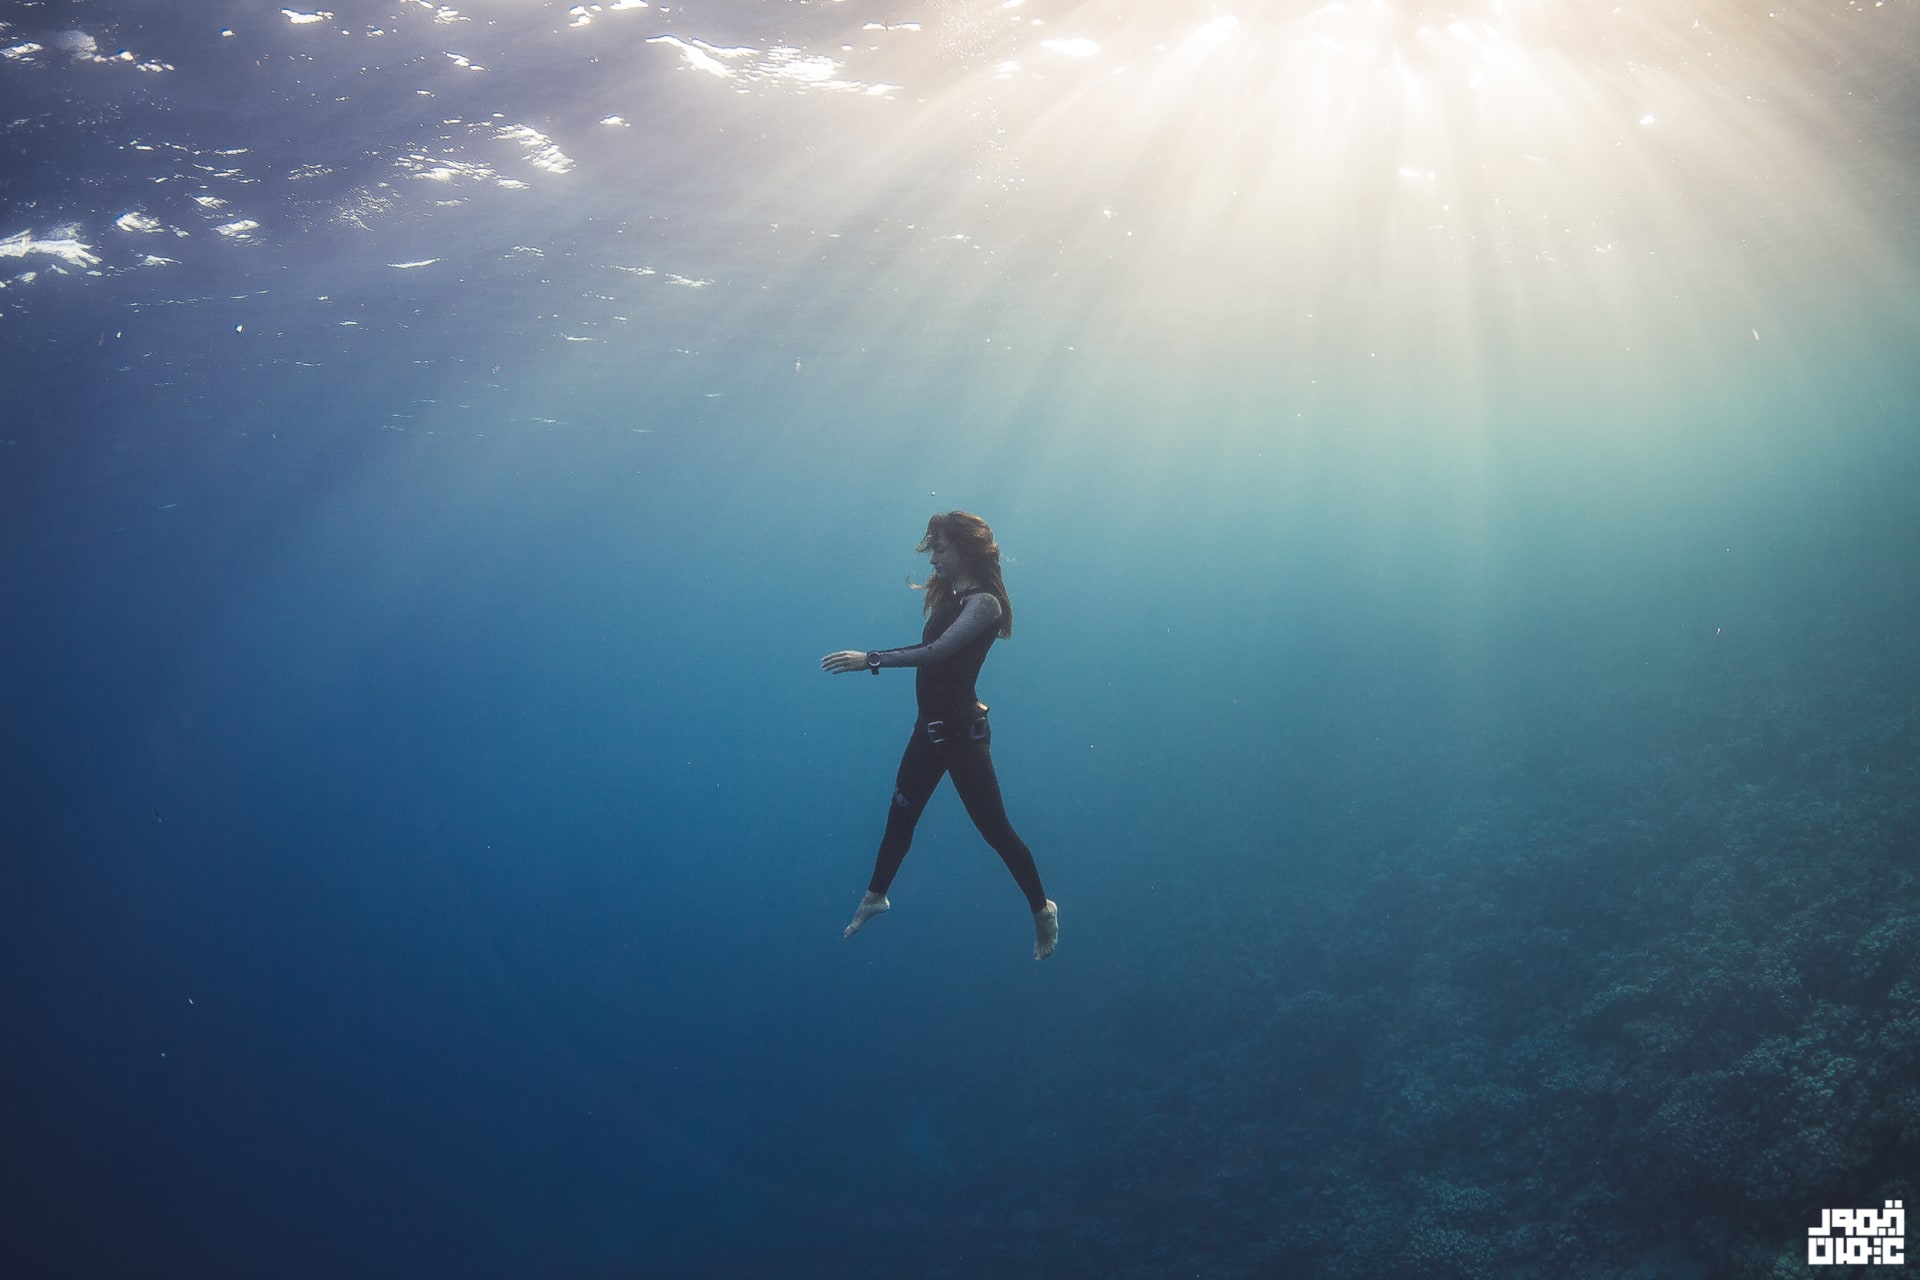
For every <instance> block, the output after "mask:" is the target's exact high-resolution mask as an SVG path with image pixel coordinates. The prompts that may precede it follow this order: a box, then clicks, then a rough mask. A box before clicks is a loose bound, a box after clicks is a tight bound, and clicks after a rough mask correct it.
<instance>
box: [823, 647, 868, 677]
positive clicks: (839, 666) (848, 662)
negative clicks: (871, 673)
mask: <svg viewBox="0 0 1920 1280" xmlns="http://www.w3.org/2000/svg"><path fill="white" fill-rule="evenodd" d="M820 669H821V670H822V671H824V672H826V673H827V674H828V675H830V676H840V675H845V674H846V673H847V672H849V671H865V670H866V669H867V651H866V650H865V649H842V650H841V651H840V652H838V653H830V654H828V655H827V656H826V657H824V658H822V659H820Z"/></svg>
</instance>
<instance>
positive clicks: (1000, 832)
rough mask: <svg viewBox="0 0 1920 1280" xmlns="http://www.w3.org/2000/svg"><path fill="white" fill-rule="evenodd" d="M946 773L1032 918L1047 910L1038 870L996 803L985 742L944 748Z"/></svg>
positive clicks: (997, 797) (994, 779)
mask: <svg viewBox="0 0 1920 1280" xmlns="http://www.w3.org/2000/svg"><path fill="white" fill-rule="evenodd" d="M947 750H948V756H947V772H948V773H949V774H950V775H952V777H953V789H954V790H955V791H958V792H959V793H960V802H961V803H962V804H964V805H966V806H967V816H968V817H969V818H972V819H973V825H974V826H976V827H978V828H979V829H980V834H981V835H983V836H985V837H986V840H987V843H988V844H990V845H992V846H993V851H994V852H995V853H997V854H999V855H1000V860H1001V861H1002V862H1004V863H1006V864H1007V870H1008V871H1011V872H1012V873H1013V880H1014V883H1015V884H1017V885H1019V886H1020V892H1022V893H1024V894H1026V895H1027V906H1028V908H1029V909H1031V910H1032V911H1033V912H1034V913H1035V914H1036V915H1037V914H1038V913H1040V912H1041V911H1043V910H1045V909H1046V907H1047V895H1046V893H1045V892H1044V891H1043V890H1042V889H1041V888H1040V869H1039V868H1038V867H1036V866H1035V865H1034V863H1033V851H1032V850H1030V849H1028V848H1027V842H1026V841H1024V840H1022V839H1021V838H1020V836H1019V835H1018V833H1016V832H1015V831H1014V829H1013V824H1012V823H1011V822H1009V821H1007V806H1006V804H1005V802H1003V801H1002V800H1001V799H1000V779H999V777H998V776H997V775H996V774H995V773H994V771H993V755H992V753H991V752H990V750H989V749H988V746H987V743H986V741H985V740H982V741H979V742H955V743H952V744H950V745H949V746H948V748H947Z"/></svg>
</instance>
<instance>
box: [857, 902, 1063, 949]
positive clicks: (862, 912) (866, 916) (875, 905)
mask: <svg viewBox="0 0 1920 1280" xmlns="http://www.w3.org/2000/svg"><path fill="white" fill-rule="evenodd" d="M892 905H893V904H892V903H891V902H888V901H887V895H886V894H884V893H874V892H873V891H872V890H868V891H867V895H866V897H864V898H862V899H860V905H859V906H857V907H855V908H854V909H853V923H852V924H850V925H848V926H847V931H846V932H845V933H843V934H841V935H840V936H841V937H843V938H851V937H852V936H853V935H854V934H856V933H858V932H860V926H862V925H864V924H865V923H866V922H867V921H869V920H871V919H873V918H874V917H875V916H877V915H879V914H880V913H881V912H882V911H885V910H886V909H887V908H888V907H890V906H892ZM1047 905H1048V906H1052V905H1053V904H1052V903H1048V904H1047Z"/></svg>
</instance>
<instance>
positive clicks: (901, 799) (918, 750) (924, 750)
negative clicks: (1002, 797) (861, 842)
mask: <svg viewBox="0 0 1920 1280" xmlns="http://www.w3.org/2000/svg"><path fill="white" fill-rule="evenodd" d="M946 771H947V762H946V760H945V759H943V758H942V756H941V753H940V748H939V747H936V746H934V745H933V743H932V742H930V741H929V740H928V739H927V733H926V730H925V729H923V728H921V727H920V726H918V725H915V726H914V730H913V738H912V739H911V740H910V741H909V742H908V743H907V749H906V750H905V751H904V752H902V753H901V755H900V768H899V771H898V772H897V773H895V775H894V779H893V804H892V805H891V806H890V807H889V808H888V809H887V830H886V834H885V835H883V836H881V838H880V852H879V854H878V855H877V856H876V857H875V858H874V860H873V879H872V880H870V881H868V882H867V893H868V894H869V895H870V896H871V895H873V894H879V895H880V896H882V897H884V896H886V892H887V887H888V886H889V885H891V884H892V883H893V877H894V875H895V874H896V873H897V872H898V871H899V870H900V863H901V861H902V860H904V859H905V858H906V856H907V847H908V846H909V845H911V844H912V843H913V829H914V827H915V826H916V825H918V824H919V822H920V815H921V814H922V813H923V812H925V811H926V807H927V801H928V800H931V799H932V798H933V790H934V788H935V787H937V786H939V785H940V777H941V775H942V774H944V773H945V772H946Z"/></svg>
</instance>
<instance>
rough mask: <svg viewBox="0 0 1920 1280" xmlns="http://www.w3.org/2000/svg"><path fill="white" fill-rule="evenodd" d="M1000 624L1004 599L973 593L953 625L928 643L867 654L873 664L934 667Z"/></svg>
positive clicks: (988, 592)
mask: <svg viewBox="0 0 1920 1280" xmlns="http://www.w3.org/2000/svg"><path fill="white" fill-rule="evenodd" d="M999 625H1000V600H999V597H997V596H995V595H994V594H993V593H992V592H990V591H982V592H980V593H979V594H978V595H974V596H969V597H968V598H967V602H966V604H964V605H962V606H961V608H960V616H959V617H957V618H955V619H954V620H953V625H952V626H950V627H948V628H947V629H946V630H945V631H942V632H941V633H940V634H939V635H937V636H935V637H934V638H933V639H932V640H930V641H928V642H927V643H926V644H916V645H912V646H910V647H908V648H905V649H878V650H875V651H874V652H872V653H869V654H868V655H867V665H868V666H869V667H930V666H934V665H935V664H937V663H941V662H945V661H946V660H947V659H948V658H951V657H952V656H953V655H954V654H956V653H958V652H960V650H962V649H964V648H966V647H967V645H968V644H969V643H971V642H972V641H974V640H976V639H978V638H979V635H980V633H981V632H982V631H985V630H987V629H989V628H991V627H997V626H999Z"/></svg>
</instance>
